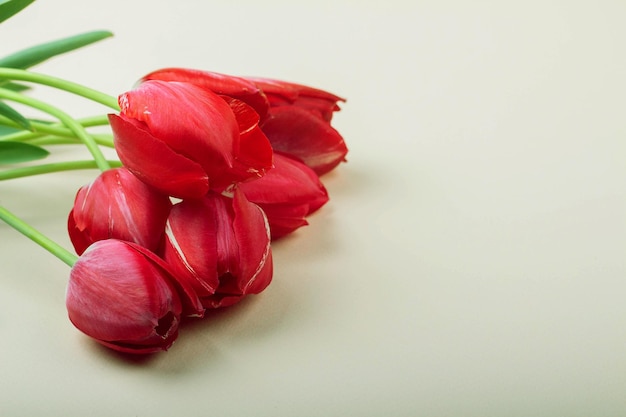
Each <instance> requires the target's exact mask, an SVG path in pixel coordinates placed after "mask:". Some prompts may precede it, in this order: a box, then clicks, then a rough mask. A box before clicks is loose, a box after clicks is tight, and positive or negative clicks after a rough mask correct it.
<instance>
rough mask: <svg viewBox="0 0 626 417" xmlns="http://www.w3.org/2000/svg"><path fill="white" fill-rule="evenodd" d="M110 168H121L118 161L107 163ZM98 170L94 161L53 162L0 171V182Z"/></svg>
mask: <svg viewBox="0 0 626 417" xmlns="http://www.w3.org/2000/svg"><path fill="white" fill-rule="evenodd" d="M107 162H108V163H109V166H111V167H121V166H122V163H121V162H120V161H107ZM93 168H98V165H96V161H93V160H85V161H68V162H54V163H50V164H42V165H34V166H28V167H20V168H14V169H9V170H6V171H0V181H4V180H12V179H14V178H23V177H30V176H33V175H41V174H48V173H51V172H62V171H72V170H79V169H93Z"/></svg>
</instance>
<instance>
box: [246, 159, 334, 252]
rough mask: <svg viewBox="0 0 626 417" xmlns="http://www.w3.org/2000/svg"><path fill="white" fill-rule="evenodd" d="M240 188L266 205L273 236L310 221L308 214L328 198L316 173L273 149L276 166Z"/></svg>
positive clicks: (248, 196)
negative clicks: (261, 176)
mask: <svg viewBox="0 0 626 417" xmlns="http://www.w3.org/2000/svg"><path fill="white" fill-rule="evenodd" d="M239 188H240V189H241V191H243V193H244V194H245V195H246V198H247V199H248V200H250V201H251V202H253V203H255V204H257V205H258V206H259V207H261V208H262V209H263V211H264V212H265V214H266V216H267V219H268V222H269V225H270V230H271V234H272V239H274V240H275V239H278V238H280V237H282V236H284V235H286V234H289V233H291V232H293V231H294V230H296V229H298V228H299V227H302V226H305V225H307V224H308V222H307V221H306V219H305V217H307V216H308V215H310V214H311V213H313V212H314V211H316V210H318V209H319V208H320V207H322V206H323V205H324V204H326V202H327V201H328V193H327V191H326V188H325V187H324V185H323V184H322V183H321V182H320V180H319V178H318V176H317V174H315V172H314V171H313V170H312V169H311V168H309V167H307V166H306V165H304V164H303V163H302V162H300V161H296V160H295V159H293V158H289V157H288V156H285V155H282V154H280V153H274V168H273V169H271V170H270V171H268V172H267V174H266V175H265V176H264V177H263V178H260V179H258V180H256V181H249V182H246V183H242V184H240V185H239Z"/></svg>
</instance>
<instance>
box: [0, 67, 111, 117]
mask: <svg viewBox="0 0 626 417" xmlns="http://www.w3.org/2000/svg"><path fill="white" fill-rule="evenodd" d="M0 79H4V80H18V81H27V82H32V83H36V84H42V85H47V86H49V87H53V88H56V89H59V90H63V91H67V92H68V93H72V94H76V95H78V96H81V97H85V98H87V99H89V100H92V101H95V102H96V103H100V104H104V105H105V106H107V107H110V108H112V109H113V110H116V111H117V110H119V109H120V108H119V105H118V104H117V98H115V97H113V96H110V95H108V94H105V93H102V92H100V91H97V90H94V89H92V88H89V87H86V86H84V85H80V84H76V83H73V82H71V81H67V80H63V79H61V78H57V77H52V76H50V75H45V74H39V73H36V72H31V71H26V70H22V69H17V68H0Z"/></svg>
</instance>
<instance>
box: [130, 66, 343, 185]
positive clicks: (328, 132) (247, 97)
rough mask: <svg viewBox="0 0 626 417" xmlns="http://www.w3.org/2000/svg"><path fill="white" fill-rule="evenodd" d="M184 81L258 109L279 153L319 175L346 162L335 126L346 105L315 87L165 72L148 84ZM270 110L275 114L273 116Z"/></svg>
mask: <svg viewBox="0 0 626 417" xmlns="http://www.w3.org/2000/svg"><path fill="white" fill-rule="evenodd" d="M142 80H143V81H147V80H162V81H169V82H171V81H183V82H187V83H191V84H194V85H197V86H199V87H201V88H203V89H205V91H212V92H214V93H216V94H220V95H221V96H223V97H232V98H235V99H238V100H242V101H244V102H246V103H247V104H248V105H250V106H252V107H253V108H254V109H255V111H256V112H257V113H258V114H259V117H260V126H261V129H262V131H263V133H265V134H266V135H267V137H268V138H269V140H270V142H271V144H272V147H273V148H274V150H277V151H282V152H284V153H286V154H289V155H291V156H294V157H295V158H297V159H300V160H302V161H303V162H304V163H305V164H306V165H308V166H309V167H311V168H312V169H313V170H314V171H315V172H316V173H317V174H318V175H322V174H325V173H326V172H328V171H330V170H332V169H333V168H335V167H336V166H337V165H338V164H339V163H340V162H342V161H345V157H346V154H347V153H348V148H347V146H346V144H345V142H344V140H343V137H342V136H341V135H340V134H339V132H337V130H335V129H334V128H333V127H332V126H331V125H330V121H331V119H332V116H333V113H334V112H335V111H338V110H339V106H338V105H337V103H338V102H340V101H345V99H343V98H341V97H339V96H336V95H334V94H332V93H329V92H327V91H324V90H320V89H317V88H313V87H308V86H305V85H301V84H295V83H290V82H286V81H279V80H272V79H268V78H255V77H234V76H230V75H224V74H218V73H215V72H208V71H199V70H193V69H185V68H165V69H162V70H157V71H154V72H152V73H150V74H148V75H146V76H144V77H143V78H142ZM268 106H270V107H269V112H268Z"/></svg>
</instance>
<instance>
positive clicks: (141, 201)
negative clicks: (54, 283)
mask: <svg viewBox="0 0 626 417" xmlns="http://www.w3.org/2000/svg"><path fill="white" fill-rule="evenodd" d="M171 206H172V203H171V201H170V199H169V197H168V196H166V195H165V194H162V193H159V192H157V191H156V190H155V189H154V188H152V187H150V186H149V185H147V184H145V183H143V182H142V181H140V180H139V179H138V178H137V177H135V176H134V175H133V174H132V173H131V172H130V171H128V169H126V168H124V167H120V168H115V169H110V170H107V171H104V172H102V173H101V174H100V175H99V176H98V177H97V178H96V179H95V180H94V181H93V182H91V183H90V184H89V185H86V186H84V187H81V188H80V189H79V190H78V192H77V193H76V198H75V200H74V206H73V208H72V210H71V212H70V215H69V218H68V232H69V236H70V240H71V241H72V244H73V245H74V249H75V250H76V252H77V253H78V254H79V255H80V254H82V253H83V252H84V251H85V249H87V247H88V246H89V245H91V244H92V243H94V242H96V241H98V240H104V239H110V238H115V239H120V240H126V241H129V242H134V243H137V244H139V245H141V246H143V247H145V248H147V249H148V250H151V251H156V250H157V248H158V246H159V244H160V243H161V240H162V237H163V233H164V229H165V221H166V220H167V216H168V214H169V212H170V208H171Z"/></svg>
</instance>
